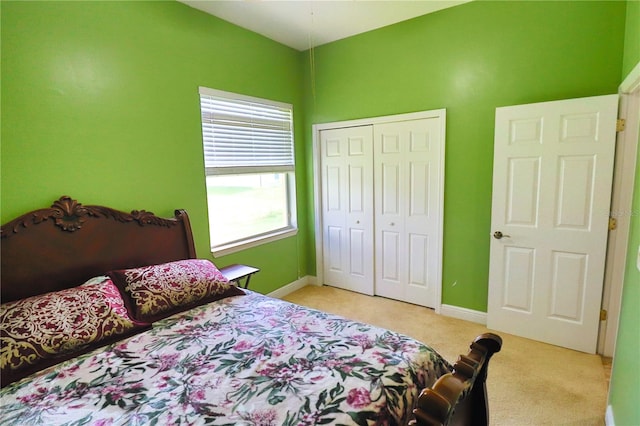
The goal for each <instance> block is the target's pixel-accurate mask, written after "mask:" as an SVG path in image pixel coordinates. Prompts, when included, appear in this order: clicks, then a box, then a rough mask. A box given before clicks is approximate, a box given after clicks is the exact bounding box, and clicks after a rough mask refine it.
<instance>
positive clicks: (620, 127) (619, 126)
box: [616, 118, 627, 132]
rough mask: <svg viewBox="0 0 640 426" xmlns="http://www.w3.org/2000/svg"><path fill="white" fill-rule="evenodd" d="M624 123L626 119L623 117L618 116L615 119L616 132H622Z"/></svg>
mask: <svg viewBox="0 0 640 426" xmlns="http://www.w3.org/2000/svg"><path fill="white" fill-rule="evenodd" d="M626 124H627V120H625V119H624V118H618V119H617V120H616V132H623V131H624V128H625V126H626Z"/></svg>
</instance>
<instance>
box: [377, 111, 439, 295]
mask: <svg viewBox="0 0 640 426" xmlns="http://www.w3.org/2000/svg"><path fill="white" fill-rule="evenodd" d="M440 126H441V119H440V118H427V119H420V120H410V121H401V122H393V123H383V124H375V125H374V162H375V167H374V191H375V200H376V203H375V233H376V238H377V239H376V287H375V292H376V294H379V295H381V296H385V297H389V298H393V299H397V300H402V301H406V302H410V303H415V304H419V305H423V306H428V307H435V306H436V304H437V300H436V299H437V297H436V294H438V291H439V287H440V282H439V279H440V278H439V274H436V273H434V272H433V271H438V270H440V268H441V266H440V265H439V263H440V262H441V259H440V256H437V255H436V254H437V253H438V252H441V226H442V224H441V221H440V218H439V216H438V212H439V211H440V208H441V206H440V202H441V199H440V197H441V194H440V183H441V173H442V171H441V160H442V158H441V155H442V151H441V149H442V148H443V147H442V141H441V140H440V139H442V137H441V128H440ZM390 170H393V173H391V172H390ZM394 203H395V204H397V207H396V206H395V205H394ZM392 205H394V207H393V208H391V207H390V206H392ZM388 232H395V233H396V234H397V247H398V252H397V253H394V256H393V257H392V259H393V262H395V265H397V271H398V272H397V277H394V278H396V279H390V278H389V276H388V274H382V273H380V270H381V269H384V268H385V267H388V263H389V262H390V261H389V260H387V258H388V257H391V256H390V255H391V253H390V252H389V250H388V248H387V247H385V244H382V243H381V240H382V241H384V238H383V235H384V234H385V233H388Z"/></svg>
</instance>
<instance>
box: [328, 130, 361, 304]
mask: <svg viewBox="0 0 640 426" xmlns="http://www.w3.org/2000/svg"><path fill="white" fill-rule="evenodd" d="M372 146H373V129H372V127H371V126H363V127H353V128H344V129H331V130H323V131H322V132H321V133H320V150H321V159H320V160H321V168H322V180H321V185H322V232H323V236H322V238H323V241H324V243H323V258H324V259H325V260H324V262H323V276H324V284H328V285H332V286H335V287H340V288H344V289H346V290H351V291H357V292H360V293H365V294H373V282H374V276H373V189H372V187H371V184H370V182H371V181H372V179H373V162H372V153H373V152H372Z"/></svg>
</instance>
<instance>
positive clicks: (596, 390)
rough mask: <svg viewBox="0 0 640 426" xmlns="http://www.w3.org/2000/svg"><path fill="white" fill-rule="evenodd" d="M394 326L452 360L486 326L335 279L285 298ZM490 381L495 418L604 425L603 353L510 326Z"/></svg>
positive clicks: (525, 422) (503, 421)
mask: <svg viewBox="0 0 640 426" xmlns="http://www.w3.org/2000/svg"><path fill="white" fill-rule="evenodd" d="M284 299H285V300H288V301H290V302H293V303H297V304H299V305H303V306H308V307H311V308H315V309H319V310H322V311H325V312H331V313H335V314H338V315H341V316H344V317H347V318H350V319H353V320H357V321H361V322H366V323H369V324H373V325H376V326H380V327H384V328H387V329H390V330H394V331H397V332H400V333H403V334H406V335H408V336H411V337H413V338H415V339H417V340H420V341H422V342H425V343H427V344H428V345H429V346H431V347H433V348H434V349H435V350H437V351H438V352H439V353H440V354H442V355H443V356H444V357H445V358H446V359H447V360H449V361H450V362H454V361H455V360H456V358H457V357H458V355H459V354H461V353H465V354H466V353H467V349H468V348H469V343H470V342H471V340H473V338H474V337H475V336H477V335H478V334H481V333H484V332H487V331H489V330H488V329H487V328H486V327H484V326H482V325H480V324H476V323H472V322H468V321H463V320H458V319H455V318H450V317H445V316H442V315H437V314H435V313H434V312H433V311H432V310H430V309H427V308H424V307H421V306H416V305H411V304H407V303H402V302H397V301H394V300H390V299H385V298H382V297H369V296H365V295H362V294H358V293H353V292H349V291H344V290H340V289H337V288H333V287H327V286H323V287H318V286H307V287H304V288H302V289H300V290H298V291H295V292H293V293H291V294H289V295H288V296H286V297H285V298H284ZM497 334H499V335H500V336H501V337H502V339H503V346H502V351H500V352H499V353H497V354H496V355H494V357H493V359H492V361H491V365H490V367H489V379H488V382H487V387H488V393H489V404H490V417H491V424H493V425H576V426H577V425H580V426H582V425H598V426H600V425H603V424H604V413H605V409H606V399H607V382H606V377H605V372H604V369H603V367H602V361H601V359H600V357H599V356H598V355H588V354H584V353H581V352H576V351H572V350H569V349H564V348H560V347H557V346H552V345H548V344H545V343H540V342H535V341H532V340H529V339H524V338H521V337H516V336H513V335H509V334H506V333H497Z"/></svg>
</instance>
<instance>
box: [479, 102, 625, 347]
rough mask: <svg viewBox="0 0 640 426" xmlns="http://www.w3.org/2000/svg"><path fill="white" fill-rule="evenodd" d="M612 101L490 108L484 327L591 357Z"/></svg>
mask: <svg viewBox="0 0 640 426" xmlns="http://www.w3.org/2000/svg"><path fill="white" fill-rule="evenodd" d="M617 110H618V96H617V95H609V96H597V97H591V98H581V99H571V100H564V101H555V102H544V103H538V104H529V105H519V106H512V107H504V108H498V109H497V110H496V123H495V145H494V164H493V201H492V203H493V205H492V219H491V222H492V223H491V236H489V238H490V239H491V262H490V271H489V303H488V316H487V325H488V327H489V328H492V329H495V330H500V331H504V332H507V333H511V334H515V335H519V336H523V337H528V338H531V339H535V340H539V341H543V342H547V343H551V344H554V345H559V346H564V347H567V348H571V349H575V350H579V351H583V352H589V353H594V352H595V350H596V344H597V338H598V327H599V317H600V308H601V297H602V287H603V279H604V266H605V254H606V248H607V236H608V223H609V209H610V200H611V183H612V177H613V164H614V161H613V160H614V154H615V153H614V150H615V138H616V130H615V127H616V118H617Z"/></svg>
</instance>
